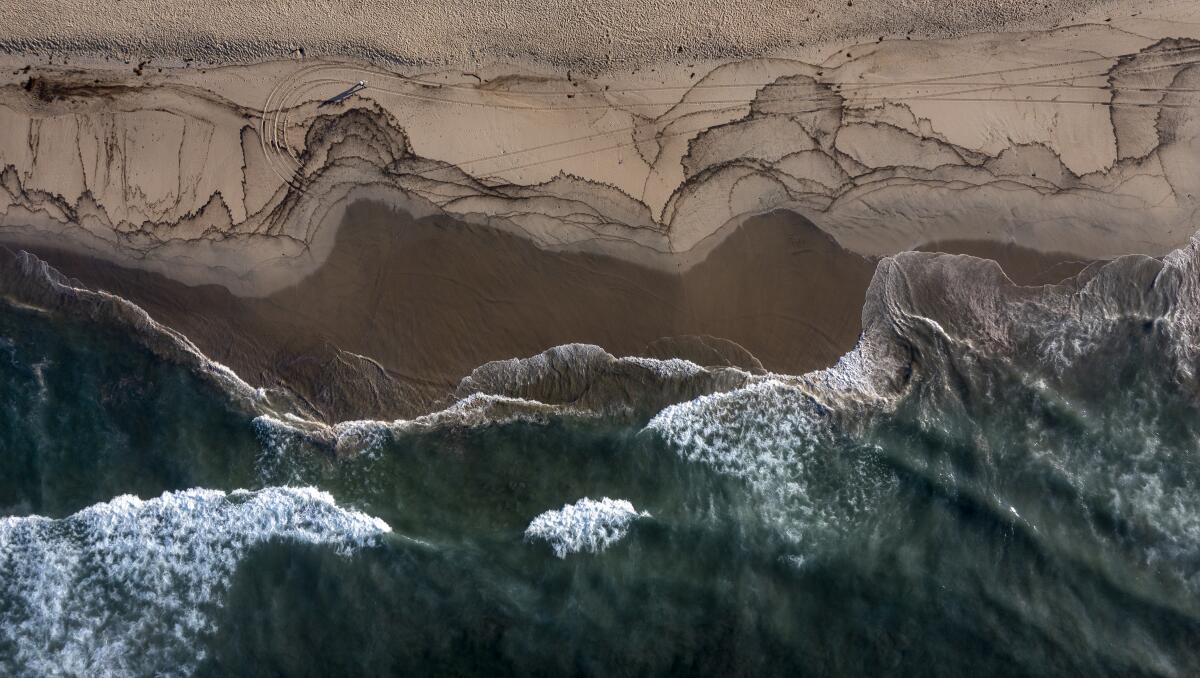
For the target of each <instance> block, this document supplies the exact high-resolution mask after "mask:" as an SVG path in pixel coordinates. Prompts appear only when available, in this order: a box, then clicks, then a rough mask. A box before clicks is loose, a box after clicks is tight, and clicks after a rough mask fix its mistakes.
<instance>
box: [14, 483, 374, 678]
mask: <svg viewBox="0 0 1200 678" xmlns="http://www.w3.org/2000/svg"><path fill="white" fill-rule="evenodd" d="M390 531H391V528H390V527H388V525H387V524H386V523H384V522H383V521H381V520H379V519H378V518H373V517H370V516H367V515H365V514H363V513H359V512H357V511H351V510H347V509H343V508H340V507H338V506H337V504H336V503H335V502H334V500H333V497H331V496H330V495H329V494H327V493H325V492H321V491H318V490H316V489H312V488H289V487H271V488H266V489H263V490H259V491H255V492H249V491H245V490H235V491H233V492H229V493H225V492H221V491H217V490H204V489H192V490H186V491H180V492H167V493H165V494H163V495H162V496H161V497H158V498H155V499H150V500H142V499H139V498H137V497H134V496H131V495H123V496H120V497H117V498H115V499H113V500H111V501H109V502H106V503H102V504H96V505H94V506H91V507H89V508H86V509H84V510H82V511H80V512H78V513H76V514H74V515H71V516H69V517H67V518H63V519H61V520H51V519H49V518H43V517H39V516H33V517H24V518H4V519H0V572H3V573H4V574H3V576H2V577H0V610H3V613H4V614H3V618H2V619H0V673H3V674H4V675H19V676H24V675H30V676H35V675H36V676H43V675H63V674H66V675H186V674H189V673H191V672H192V671H193V670H194V669H195V667H196V666H197V664H198V663H199V661H200V660H201V659H203V652H202V651H199V650H197V649H196V643H197V642H198V640H199V639H200V636H201V634H203V633H205V632H207V631H210V630H211V629H212V628H213V621H212V614H213V612H214V611H215V610H216V609H217V608H219V607H220V605H221V598H222V596H223V594H224V592H225V591H226V589H227V588H228V586H229V582H230V580H231V578H232V576H233V573H234V570H235V569H236V567H237V565H238V563H239V562H240V561H241V560H242V558H243V557H244V556H245V555H246V554H247V552H248V551H249V550H250V549H251V547H253V546H254V545H256V544H260V543H263V542H267V541H270V540H286V541H292V542H301V543H307V544H319V545H328V546H331V547H333V548H335V549H336V550H337V551H338V552H339V553H343V554H347V553H350V552H351V551H353V550H355V549H358V548H360V547H363V546H367V545H370V544H372V543H374V542H375V540H376V539H377V538H378V537H379V536H380V535H382V534H385V533H388V532H390Z"/></svg>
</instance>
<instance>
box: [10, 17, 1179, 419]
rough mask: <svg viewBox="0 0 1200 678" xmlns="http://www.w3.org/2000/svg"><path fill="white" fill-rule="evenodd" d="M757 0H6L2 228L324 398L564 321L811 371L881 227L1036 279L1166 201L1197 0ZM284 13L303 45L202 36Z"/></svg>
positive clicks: (554, 333)
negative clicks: (290, 55) (341, 97)
mask: <svg viewBox="0 0 1200 678" xmlns="http://www.w3.org/2000/svg"><path fill="white" fill-rule="evenodd" d="M785 4H786V3H780V4H779V6H773V5H772V6H767V5H764V6H762V7H759V6H757V5H755V6H750V4H749V3H731V4H728V5H722V6H721V7H720V8H719V9H713V8H712V7H708V6H702V5H699V4H686V5H679V6H668V5H657V4H656V5H652V6H651V5H646V6H642V5H629V6H622V8H620V9H614V8H613V7H608V6H607V5H603V4H591V5H587V6H586V7H587V8H588V9H587V10H586V11H588V12H597V14H596V16H597V17H600V18H597V19H596V20H595V21H594V22H592V23H588V21H586V20H585V19H586V17H583V18H580V19H579V20H572V21H566V22H560V23H561V25H558V24H556V25H555V26H554V27H550V26H548V25H547V21H546V20H545V19H542V18H539V17H542V16H543V15H545V12H544V10H545V8H543V7H540V6H538V5H529V4H526V5H523V6H522V7H521V8H508V9H505V8H504V7H502V6H499V5H487V6H483V5H467V4H463V5H461V6H459V5H455V4H439V5H437V6H438V7H439V8H440V9H439V12H436V13H435V12H430V11H427V10H422V9H420V8H416V9H414V8H411V7H407V6H402V4H400V3H396V4H381V5H374V6H372V7H371V8H370V9H361V8H356V7H350V6H349V5H345V6H343V5H342V4H335V5H333V6H329V5H326V4H322V5H321V6H320V8H318V7H317V5H316V4H315V3H286V6H284V5H283V4H280V5H278V6H276V5H274V4H271V3H267V4H266V5H263V6H262V8H261V9H262V11H261V15H262V16H261V17H260V16H259V14H260V13H258V12H256V13H255V16H254V17H250V18H245V17H242V16H241V15H239V14H238V13H236V12H234V11H233V10H232V9H231V8H230V7H228V6H224V5H222V4H221V3H206V4H204V5H197V6H195V7H190V8H189V9H188V10H187V11H175V12H173V13H172V12H165V11H162V8H161V7H158V6H157V5H156V4H155V3H153V2H145V1H142V2H133V3H122V4H120V5H117V6H115V7H114V8H113V11H112V12H111V13H110V14H107V15H106V19H105V20H104V22H103V23H102V24H101V25H97V24H96V22H95V20H93V19H89V18H87V17H84V16H83V15H76V16H77V17H78V18H72V19H65V20H61V21H48V20H46V19H47V16H45V15H47V13H48V12H49V11H50V9H49V7H48V6H46V5H40V4H37V3H35V4H33V5H26V6H22V8H21V9H18V10H17V11H16V14H15V16H17V21H16V24H15V26H13V27H10V28H9V29H8V30H7V31H6V32H5V33H4V34H3V35H0V42H3V43H6V44H8V45H9V46H10V47H14V48H21V47H23V48H24V49H25V51H14V52H12V53H10V54H9V55H8V56H6V57H3V58H2V59H0V66H2V67H3V68H4V69H5V70H4V71H3V77H2V78H0V166H2V172H0V243H2V244H9V245H15V246H18V247H25V248H28V249H29V250H30V251H33V252H35V253H38V254H39V255H42V256H44V257H45V258H46V259H48V260H49V261H50V262H51V263H53V264H55V265H57V266H59V267H61V268H62V269H63V270H64V271H65V272H67V273H68V274H69V275H73V276H75V277H78V278H80V279H81V280H83V281H84V282H86V283H87V284H89V285H92V286H96V287H102V288H106V289H110V290H112V291H114V292H116V293H118V294H121V295H122V296H125V297H128V298H130V299H132V300H134V301H135V302H137V303H139V304H141V305H143V306H144V307H145V308H146V309H147V310H149V311H150V313H151V314H152V316H154V317H155V318H158V319H159V320H161V321H163V322H165V323H166V324H168V325H170V326H172V327H174V328H176V329H178V330H180V331H182V332H183V333H184V334H186V335H187V336H189V337H191V338H192V339H193V340H194V341H195V342H196V343H197V344H198V345H199V346H200V347H201V348H202V349H203V350H204V351H205V352H206V353H208V354H210V355H211V356H213V357H214V358H216V359H217V360H220V361H221V362H224V363H227V364H229V365H230V366H232V367H234V368H235V369H236V370H237V371H238V372H239V373H241V374H242V375H243V376H245V377H246V378H247V379H248V380H250V381H251V382H253V383H258V384H275V383H279V384H283V385H286V386H288V387H289V388H291V389H293V390H294V391H296V392H297V393H299V394H301V395H302V396H303V397H304V398H305V399H307V400H308V401H309V402H310V403H311V404H312V406H313V408H314V409H316V410H317V411H318V412H320V413H321V415H322V416H323V417H325V418H326V419H329V420H333V419H339V418H346V417H357V416H378V417H391V416H398V415H410V414H413V413H416V412H421V411H427V410H428V409H429V408H431V407H433V406H435V405H437V404H442V403H443V402H444V399H445V398H446V397H447V396H448V394H449V393H450V392H452V391H453V387H454V385H455V383H456V382H457V381H458V380H459V379H460V378H462V377H463V376H464V375H465V374H467V373H468V372H469V371H470V370H471V368H472V367H474V366H476V365H478V364H480V363H482V362H484V361H487V360H494V359H500V358H508V357H512V356H522V355H529V354H531V353H535V352H538V351H540V350H542V349H545V348H547V347H549V346H552V345H554V344H559V343H565V342H572V341H581V342H591V343H597V344H600V345H602V346H604V347H605V348H606V349H608V350H610V351H613V352H615V353H619V354H620V353H623V354H642V355H653V356H659V357H663V356H671V355H682V356H685V357H691V358H695V359H696V360H697V361H698V362H701V363H710V364H736V365H740V366H743V367H750V368H756V369H757V368H759V367H762V368H765V369H768V370H776V371H785V372H799V371H805V370H808V369H812V368H815V367H820V366H823V365H827V364H829V363H830V362H832V361H833V360H835V359H836V358H837V356H839V355H840V354H842V353H843V352H844V351H846V350H847V349H849V348H850V347H851V346H852V345H853V343H854V340H855V338H856V336H857V333H858V314H859V308H860V306H861V300H862V296H863V291H864V290H865V286H866V284H867V281H868V280H869V278H870V275H871V272H872V270H873V268H874V263H873V262H874V260H875V259H877V258H878V257H882V256H887V255H891V254H895V253H897V252H901V251H904V250H909V249H918V248H924V249H940V250H948V251H959V252H966V253H971V254H976V255H980V256H986V257H989V258H995V259H997V260H999V261H1000V262H1001V263H1002V265H1003V266H1004V267H1005V270H1006V271H1007V272H1008V273H1009V275H1010V277H1012V278H1013V279H1014V280H1016V281H1017V282H1019V283H1024V284H1041V283H1045V282H1053V281H1055V280H1057V279H1059V278H1061V277H1065V276H1067V275H1070V274H1071V273H1073V272H1075V271H1076V270H1078V268H1079V267H1080V266H1082V263H1081V262H1086V261H1091V260H1095V259H1102V258H1108V257H1113V256H1117V255H1121V254H1126V253H1135V252H1136V253H1145V254H1151V255H1159V254H1162V253H1164V252H1166V251H1168V250H1170V249H1173V248H1175V247H1178V246H1180V245H1181V244H1183V243H1184V242H1185V241H1186V240H1187V239H1188V237H1189V236H1190V235H1191V234H1192V233H1193V232H1194V231H1195V215H1196V211H1197V209H1198V208H1200V173H1197V172H1196V170H1195V158H1196V157H1197V153H1198V152H1200V122H1198V121H1197V120H1196V116H1195V113H1194V111H1195V107H1196V104H1197V98H1196V94H1195V92H1196V91H1197V90H1198V89H1200V66H1198V65H1197V64H1200V41H1197V40H1194V39H1193V37H1200V22H1197V21H1195V20H1196V19H1197V18H1198V17H1197V15H1198V14H1200V11H1198V10H1197V9H1196V8H1195V7H1194V6H1192V5H1190V4H1187V3H1138V4H1136V5H1134V4H1130V3H1084V2H1080V3H1077V4H1056V5H1055V6H1054V7H1053V8H1047V7H1045V6H1043V5H1040V4H1036V3H1030V4H1022V3H1005V4H999V3H995V4H993V3H975V4H973V5H971V6H970V7H967V6H966V5H964V6H963V7H962V8H959V7H958V6H956V5H954V4H949V5H947V4H944V3H937V4H934V3H930V4H928V5H924V4H922V5H919V6H912V7H910V8H909V9H910V10H912V11H914V12H917V13H919V14H922V15H923V16H925V21H926V23H925V24H921V26H922V28H921V30H915V29H914V30H913V31H911V32H910V29H913V27H914V26H916V25H917V24H914V23H913V22H912V21H910V20H908V19H904V18H903V17H899V16H898V15H897V14H896V13H894V12H893V13H892V14H888V15H885V14H884V13H882V12H880V11H878V10H879V9H880V8H879V7H875V6H873V5H871V3H868V2H862V3H860V2H855V3H853V4H852V5H850V6H849V7H842V6H841V5H842V3H834V4H829V5H826V4H820V3H818V4H816V5H812V6H806V7H804V8H799V7H798V6H793V5H786V6H784V5H785ZM834 5H837V7H836V8H835V6H834ZM581 7H584V6H583V5H572V6H569V7H567V8H565V9H561V10H560V11H559V12H558V13H557V14H555V15H554V16H555V17H556V20H558V19H562V18H563V17H568V18H569V17H573V16H574V15H573V14H571V13H572V12H582V11H584V10H583V9H580V8H581ZM605 9H607V10H612V11H611V12H609V13H608V14H604V13H603V12H601V10H605ZM835 9H836V11H835ZM968 9H970V10H971V11H967V10H968ZM318 10H319V11H321V12H323V14H322V16H323V17H324V18H322V19H320V20H317V19H316V18H315V13H316V12H318ZM60 11H61V10H60ZM662 12H666V13H667V14H662V15H661V16H660V13H662ZM797 12H800V13H802V14H803V15H804V17H803V18H804V19H807V20H802V19H801V18H797V17H796V16H793V14H795V13H797ZM214 13H215V14H216V15H219V16H220V17H222V21H216V22H214V21H212V19H213V17H214ZM68 14H69V13H68ZM243 14H244V13H243ZM148 16H155V17H157V20H156V21H152V22H148V23H147V27H146V30H143V31H141V32H140V33H139V32H137V31H136V30H134V27H135V26H137V25H138V22H139V21H141V20H143V19H145V18H146V17H148ZM399 16H404V17H405V21H404V22H402V24H403V27H402V28H400V29H395V30H393V29H392V28H391V27H392V26H394V25H395V23H394V22H393V23H388V22H385V21H380V18H381V17H387V18H392V19H394V18H395V17H399ZM884 16H886V17H887V18H879V17H884ZM264 17H265V18H264ZM329 17H337V20H332V19H330V18H329ZM344 17H350V18H349V19H346V20H343V18H344ZM656 17H657V19H656ZM664 17H673V19H672V20H670V21H667V20H666V19H664ZM1070 17H1074V18H1073V19H1071V20H1073V21H1084V22H1086V23H1081V24H1078V25H1069V26H1064V27H1061V28H1054V29H1049V28H1048V27H1047V24H1050V25H1053V24H1054V23H1056V22H1058V21H1060V20H1066V19H1067V18H1070ZM500 19H506V20H508V21H509V26H508V27H507V28H506V29H505V31H504V32H503V34H500V33H497V32H496V31H495V30H494V27H495V26H497V25H499V24H498V23H497V22H498V21H499V20H500ZM659 19H661V20H659ZM1108 19H1111V21H1108ZM706 22H708V23H706ZM933 23H937V24H939V25H940V29H938V30H936V31H935V30H934V29H933V28H931V25H932V24H933ZM368 24H369V25H368ZM635 26H640V27H641V28H638V29H636V30H635ZM704 26H708V27H709V29H711V30H708V29H704ZM281 27H282V28H281ZM298 27H299V28H298ZM488 27H491V28H490V29H489V28H488ZM1014 28H1023V29H1027V30H1024V31H1023V32H999V33H998V32H994V31H997V30H999V29H1014ZM1035 29H1042V30H1035ZM705 30H708V32H705ZM281 31H282V32H281ZM289 31H292V32H294V34H295V35H297V36H299V37H297V39H296V43H295V44H296V45H300V44H303V45H307V47H306V49H305V58H303V59H291V60H283V61H268V62H264V63H253V64H244V65H228V64H229V62H230V61H231V60H232V61H236V60H239V59H241V60H257V59H261V58H266V57H269V56H272V55H277V54H279V50H280V49H284V48H286V49H291V47H288V46H287V45H284V43H286V42H287V40H285V39H284V36H286V35H287V34H288V32H289ZM439 31H442V32H441V33H439ZM921 31H925V32H924V33H922V32H921ZM973 31H986V32H978V33H974V32H973ZM932 32H937V33H938V34H939V35H946V36H951V37H948V38H946V39H938V40H932V39H919V38H920V37H921V36H922V35H925V34H929V33H932ZM351 35H354V36H357V37H355V38H353V39H351V37H349V36H351ZM435 35H436V36H437V37H438V40H433V39H432V38H431V36H435ZM867 35H870V36H871V39H869V40H864V39H863V38H862V36H867ZM214 36H219V39H218V38H217V37H214ZM614 36H619V37H620V39H617V38H615V37H614ZM689 36H690V37H691V40H685V39H684V38H687V37H689ZM697 36H701V37H702V36H709V38H708V39H700V38H698V37H697ZM443 38H444V39H443ZM881 38H882V39H881ZM789 41H791V42H789ZM802 42H803V43H805V44H803V45H801V44H799V43H802ZM290 44H292V43H288V45H290ZM35 46H40V47H37V49H39V50H42V51H39V52H37V53H34V52H33V51H30V50H33V49H34V47H35ZM46 46H51V47H54V48H55V49H59V48H61V47H70V48H71V50H70V54H67V55H66V56H65V57H64V55H62V54H59V55H58V56H57V57H55V58H53V59H52V58H50V57H49V56H48V55H47V54H46V53H45V51H44V49H43V48H44V47H46ZM681 48H682V49H681ZM113 50H116V52H121V51H122V50H125V51H128V52H129V54H128V57H129V62H130V63H129V64H126V63H124V60H125V59H124V57H123V58H122V59H121V60H119V61H115V62H114V61H113V60H111V59H107V60H106V59H105V58H102V56H101V55H104V54H106V53H107V54H108V56H111V54H112V53H114V52H113ZM504 50H508V51H507V52H506V51H504ZM318 53H319V54H323V55H324V58H321V59H314V58H312V57H313V55H314V54H318ZM297 54H299V53H297ZM764 55H765V56H764ZM371 56H373V57H374V60H373V61H366V60H364V57H371ZM183 58H203V59H207V60H208V61H211V62H218V63H219V64H220V65H219V66H218V67H210V66H203V67H202V66H198V65H179V64H175V65H172V64H173V63H174V62H176V61H177V60H179V59H183ZM51 61H53V63H51ZM404 64H407V65H404ZM360 79H365V80H367V81H368V82H369V86H368V88H367V89H366V90H365V91H363V92H361V93H359V94H358V95H356V96H354V97H351V98H349V99H347V100H346V101H344V102H341V103H338V104H335V105H324V106H323V105H321V102H322V100H324V99H326V98H328V97H330V96H332V95H334V94H336V93H338V92H340V91H342V90H344V89H345V88H346V87H348V86H350V85H351V84H353V83H354V82H356V81H358V80H360ZM780 210H784V211H780ZM410 215H411V216H410ZM756 215H761V216H756ZM797 215H800V216H797Z"/></svg>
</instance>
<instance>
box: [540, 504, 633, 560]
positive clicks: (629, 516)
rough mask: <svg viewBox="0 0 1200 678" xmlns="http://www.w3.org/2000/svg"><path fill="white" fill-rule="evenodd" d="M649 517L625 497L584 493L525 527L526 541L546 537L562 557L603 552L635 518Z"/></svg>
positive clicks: (621, 535) (622, 535)
mask: <svg viewBox="0 0 1200 678" xmlns="http://www.w3.org/2000/svg"><path fill="white" fill-rule="evenodd" d="M648 517H650V514H649V513H646V512H644V511H643V512H641V513H638V511H637V509H635V508H633V504H631V503H629V502H628V501H626V500H624V499H609V498H608V497H604V498H603V499H600V500H598V501H597V500H593V499H589V498H588V497H584V498H583V499H580V500H579V501H577V502H575V503H574V504H564V505H563V507H562V508H561V509H559V510H551V511H546V512H545V513H542V514H541V515H539V516H538V517H536V518H534V519H533V520H532V521H531V522H530V523H529V527H527V528H526V529H525V541H534V540H542V541H545V542H546V543H548V544H549V545H550V548H551V549H553V550H554V555H556V556H558V557H559V558H566V557H567V554H568V553H581V552H584V551H586V552H588V553H600V552H601V551H604V550H605V549H607V548H608V547H609V546H612V545H613V544H615V543H617V542H618V541H621V539H623V538H624V537H625V535H626V534H628V533H629V528H630V526H631V525H632V524H633V521H635V520H637V519H638V518H648Z"/></svg>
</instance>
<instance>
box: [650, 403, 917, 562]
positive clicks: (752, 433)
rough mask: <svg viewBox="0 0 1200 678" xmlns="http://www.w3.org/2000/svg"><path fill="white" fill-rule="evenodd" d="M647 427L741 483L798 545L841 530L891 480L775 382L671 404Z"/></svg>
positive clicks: (866, 452)
mask: <svg viewBox="0 0 1200 678" xmlns="http://www.w3.org/2000/svg"><path fill="white" fill-rule="evenodd" d="M646 430H649V431H653V432H655V433H657V434H658V435H660V436H662V437H663V439H665V440H666V441H667V442H668V444H670V445H671V446H672V447H673V448H674V449H675V451H676V453H677V454H679V456H680V457H681V458H683V459H685V460H687V461H689V462H693V463H699V464H704V465H706V466H709V467H711V468H713V469H714V470H716V471H717V472H719V473H722V474H725V475H730V476H734V477H736V478H740V479H742V480H744V481H746V482H747V484H748V485H749V487H750V488H751V490H752V492H753V493H754V495H755V496H756V498H757V500H758V503H759V510H760V512H761V514H762V515H763V517H765V518H766V519H767V520H769V521H770V522H772V523H773V524H774V525H775V527H776V528H778V530H779V531H780V532H781V533H782V534H783V535H784V536H785V537H786V538H788V539H789V540H790V541H792V542H795V543H799V544H812V543H814V542H815V541H817V540H819V539H820V538H821V537H822V536H823V535H827V534H830V533H844V532H845V531H846V530H847V529H848V528H849V527H850V526H851V525H852V524H853V523H854V522H855V521H856V520H857V519H859V518H860V517H862V516H863V515H864V514H865V513H867V512H869V511H870V510H871V509H872V508H873V507H874V505H875V504H876V502H877V500H878V497H879V495H880V493H881V492H882V491H884V490H885V489H886V488H887V487H890V486H893V485H894V484H895V482H896V479H895V476H894V475H892V474H891V473H889V472H886V471H884V470H883V469H882V468H881V467H880V466H879V464H878V462H877V459H876V452H877V451H876V450H872V449H869V448H864V447H862V446H856V445H852V444H849V443H848V442H847V441H842V440H839V439H838V437H837V436H835V435H834V434H833V432H832V430H831V423H830V422H829V421H828V412H827V410H826V409H825V408H824V407H823V406H822V405H820V404H818V403H817V402H816V401H814V400H813V399H812V397H811V396H809V395H808V393H807V392H806V391H805V390H804V389H803V388H802V387H800V386H797V385H793V384H788V383H785V382H782V381H779V380H776V379H768V380H766V381H762V382H758V383H755V384H751V385H750V386H746V387H744V388H740V389H736V390H734V391H729V392H727V393H719V394H714V395H708V396H702V397H700V398H696V399H695V400H691V401H689V402H686V403H680V404H678V405H673V406H671V407H668V408H666V409H664V410H663V411H662V412H660V413H659V414H658V415H657V416H655V417H654V418H653V419H652V420H650V422H649V423H648V424H647V425H646Z"/></svg>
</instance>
